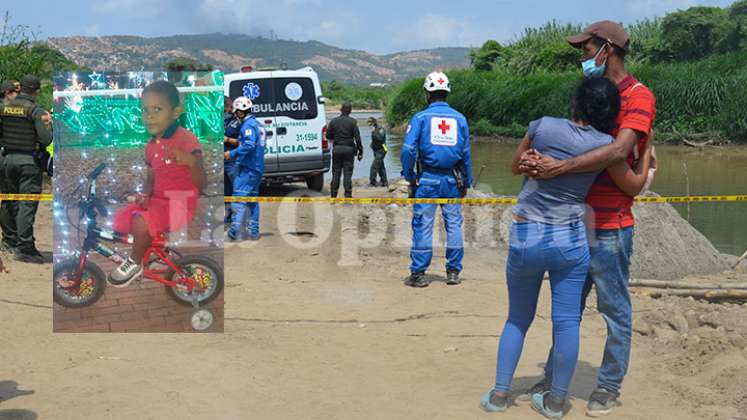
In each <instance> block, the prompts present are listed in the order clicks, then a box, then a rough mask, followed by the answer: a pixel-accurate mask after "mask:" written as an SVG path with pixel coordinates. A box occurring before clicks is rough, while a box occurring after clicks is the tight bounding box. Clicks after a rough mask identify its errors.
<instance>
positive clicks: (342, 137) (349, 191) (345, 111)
mask: <svg viewBox="0 0 747 420" xmlns="http://www.w3.org/2000/svg"><path fill="white" fill-rule="evenodd" d="M352 111H353V106H352V105H351V104H350V102H345V103H343V104H342V107H341V108H340V113H341V115H340V116H339V117H337V118H335V119H333V120H332V121H330V122H329V124H327V139H328V140H330V141H332V144H333V145H334V148H333V149H332V184H331V185H330V190H331V194H332V197H333V198H334V197H337V191H338V190H339V189H340V175H341V174H342V173H343V172H344V173H345V175H344V176H345V178H344V180H343V186H344V188H345V197H346V198H350V197H352V196H353V165H354V164H355V157H356V155H357V156H358V160H361V159H363V144H362V143H361V133H360V130H359V129H358V121H356V120H355V118H352V117H351V116H350V113H351V112H352Z"/></svg>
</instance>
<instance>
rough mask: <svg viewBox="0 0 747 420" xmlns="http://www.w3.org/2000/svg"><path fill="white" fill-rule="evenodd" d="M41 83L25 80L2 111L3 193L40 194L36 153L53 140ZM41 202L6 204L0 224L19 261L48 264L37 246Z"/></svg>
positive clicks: (0, 170)
mask: <svg viewBox="0 0 747 420" xmlns="http://www.w3.org/2000/svg"><path fill="white" fill-rule="evenodd" d="M40 88H41V83H40V82H39V79H38V78H37V77H35V76H24V77H23V78H22V79H21V91H20V93H19V94H18V96H17V97H16V98H15V99H13V100H12V101H10V102H8V103H7V104H4V105H3V106H2V109H0V133H1V134H0V144H2V146H3V161H2V168H0V174H1V175H2V192H3V193H6V194H40V193H41V190H42V172H41V169H40V168H39V166H38V165H37V162H36V159H35V154H36V153H37V152H38V151H39V150H41V149H42V148H45V147H47V146H48V145H49V144H50V142H51V141H52V132H51V127H50V125H49V122H50V120H49V118H50V116H49V113H47V111H45V110H44V109H42V108H41V107H39V106H38V105H37V104H36V100H37V98H38V96H39V90H40ZM38 205H39V202H38V201H10V200H7V201H3V203H2V211H0V225H2V228H3V239H2V242H3V245H4V246H5V247H6V248H9V249H14V252H15V258H16V259H17V260H19V261H23V262H29V263H37V264H41V263H44V258H43V257H42V255H41V254H40V253H39V251H38V250H37V249H36V245H35V243H34V220H35V218H36V210H37V207H38Z"/></svg>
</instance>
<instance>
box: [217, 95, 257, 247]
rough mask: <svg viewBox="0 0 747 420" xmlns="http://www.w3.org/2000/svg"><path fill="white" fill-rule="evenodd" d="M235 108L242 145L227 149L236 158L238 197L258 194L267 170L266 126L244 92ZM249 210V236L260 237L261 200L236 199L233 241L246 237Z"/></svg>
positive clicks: (230, 157)
mask: <svg viewBox="0 0 747 420" xmlns="http://www.w3.org/2000/svg"><path fill="white" fill-rule="evenodd" d="M233 111H234V114H235V115H236V117H237V118H239V119H240V120H241V129H240V131H239V137H238V141H239V145H238V147H237V148H235V149H233V150H230V151H226V152H224V157H225V160H226V161H227V162H228V163H230V162H233V163H234V165H236V166H235V169H234V171H233V173H234V175H235V176H234V178H233V195H234V197H256V196H258V195H259V186H260V184H261V182H262V174H263V173H264V170H265V129H264V127H263V126H262V124H260V123H259V121H257V119H256V118H254V115H252V113H251V112H252V101H251V100H249V98H247V97H244V96H241V97H238V98H236V100H234V101H233ZM247 209H248V210H249V226H248V229H247V231H246V233H248V235H249V239H251V240H253V241H256V240H259V203H233V204H232V205H231V227H230V228H229V229H228V237H229V239H231V240H233V241H237V240H241V239H243V237H244V234H243V230H242V229H243V226H244V223H245V221H244V220H245V217H246V210H247Z"/></svg>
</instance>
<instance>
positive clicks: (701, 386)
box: [0, 204, 747, 419]
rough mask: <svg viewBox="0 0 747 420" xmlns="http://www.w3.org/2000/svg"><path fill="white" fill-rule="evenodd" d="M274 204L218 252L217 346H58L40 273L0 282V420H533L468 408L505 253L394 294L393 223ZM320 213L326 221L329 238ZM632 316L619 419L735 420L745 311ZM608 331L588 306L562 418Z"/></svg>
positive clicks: (474, 257)
mask: <svg viewBox="0 0 747 420" xmlns="http://www.w3.org/2000/svg"><path fill="white" fill-rule="evenodd" d="M278 207H279V206H278V205H275V204H273V205H263V206H262V226H263V228H262V230H263V234H264V236H263V238H262V239H261V241H259V242H258V243H250V242H247V243H242V244H240V245H234V246H228V247H227V248H226V251H225V267H226V289H225V333H224V334H197V335H195V334H52V304H51V292H50V281H49V274H50V273H49V268H50V267H49V266H46V267H38V266H31V265H25V264H18V263H14V262H11V264H10V268H11V270H13V272H14V273H22V274H23V275H22V277H18V278H15V279H10V278H8V276H4V277H3V278H2V284H3V292H2V297H1V298H0V321H2V323H3V326H4V328H3V329H2V332H0V349H2V350H0V352H1V353H0V354H2V358H3V359H2V360H3V363H2V365H1V366H0V399H2V400H3V401H2V402H1V403H0V419H2V418H14V419H15V418H19V419H22V418H36V416H38V418H41V419H47V418H50V419H79V418H97V419H131V418H133V419H134V418H138V419H151V418H152V419H163V418H180V419H198V418H200V419H204V418H221V419H242V418H253V419H285V418H287V419H298V418H303V419H329V418H356V419H357V418H412V419H416V418H417V419H420V418H435V419H468V418H470V419H471V418H498V417H501V418H540V417H538V416H537V415H536V414H534V413H533V412H532V411H531V409H530V408H529V407H528V406H527V405H526V404H520V405H519V406H517V407H514V408H512V409H511V411H510V412H509V414H508V415H503V416H501V415H488V414H486V413H483V412H482V411H481V410H480V409H479V407H478V401H479V398H480V396H481V395H482V393H484V392H485V391H486V390H487V389H488V388H489V387H490V386H491V384H492V382H493V381H494V375H495V352H496V346H497V341H498V334H499V332H500V330H501V327H502V324H503V322H505V316H506V312H507V297H506V290H505V278H504V275H503V270H504V262H505V253H502V252H501V251H500V250H499V249H497V248H491V247H486V246H474V247H471V248H470V249H468V250H467V252H466V257H465V262H464V265H465V271H464V273H463V279H464V283H463V284H462V285H460V286H446V285H445V284H444V283H443V282H442V281H441V280H443V277H444V275H445V272H444V268H443V264H444V259H443V258H442V257H441V256H442V255H443V248H438V247H437V248H436V252H435V256H436V258H434V261H433V266H432V268H433V270H432V271H431V273H432V274H433V277H432V278H433V280H434V282H433V284H431V286H430V287H428V288H425V289H422V290H414V289H410V288H406V287H404V286H403V285H402V280H403V279H404V277H405V275H406V274H407V265H408V262H409V260H408V249H407V246H406V244H402V243H399V241H397V240H393V239H392V238H395V237H398V236H402V234H401V233H398V230H397V229H398V228H397V226H398V225H391V226H389V229H388V230H387V232H388V233H387V236H386V237H385V238H384V240H383V241H382V242H381V244H380V245H378V246H373V247H370V248H365V247H358V246H356V245H350V244H351V243H352V244H355V243H358V244H360V243H366V241H367V240H369V239H370V236H371V235H370V232H371V231H372V228H371V223H373V222H375V221H376V220H379V219H378V218H377V217H379V216H380V214H378V213H376V212H375V211H373V210H371V209H367V210H366V211H365V212H364V215H365V216H366V217H362V216H361V213H360V209H358V210H356V208H355V207H354V206H342V205H340V206H334V207H333V210H332V211H334V212H335V214H336V216H335V217H334V218H333V219H330V218H329V213H326V212H328V211H329V208H327V207H323V206H322V207H313V206H300V207H296V208H295V214H293V211H290V210H289V209H288V208H285V209H283V210H282V211H281V213H283V214H285V216H283V217H281V224H278V223H277V221H278ZM291 210H292V209H291ZM395 210H396V209H393V211H395ZM45 211H47V212H48V211H49V210H48V208H47V210H45ZM314 211H318V213H317V216H319V219H317V220H318V221H319V222H321V221H324V220H332V221H333V223H332V224H331V225H329V226H330V229H329V234H328V237H327V238H326V239H325V236H327V234H326V233H325V231H326V230H325V229H320V228H319V225H320V224H323V223H313V221H314V220H315V219H314V217H315V216H314ZM351 215H355V216H351ZM355 226H357V227H358V230H357V229H356V228H355ZM46 231H48V232H51V230H46ZM315 231H316V233H315ZM359 232H363V233H359ZM367 232H368V233H367ZM359 234H360V235H361V236H358V235H359ZM43 235H44V234H43V233H42V232H41V231H40V233H39V234H38V235H37V236H38V237H40V243H41V244H40V247H41V248H42V249H43V250H47V249H50V248H51V237H49V238H45V237H44V236H43ZM315 235H316V236H315ZM407 235H409V233H408V232H405V237H406V236H407ZM356 237H357V238H358V241H357V242H356V241H355V240H354V241H353V242H351V238H352V239H355V238H356ZM366 238H368V239H366ZM314 242H316V243H314ZM290 243H296V244H298V243H301V244H304V243H305V245H303V246H291V245H290ZM370 243H373V242H370ZM4 258H7V256H4ZM730 276H731V278H732V279H733V280H734V281H745V280H747V275H745V274H744V273H735V274H731V275H730ZM719 278H720V279H723V278H727V279H728V276H719ZM547 289H548V288H545V290H543V292H542V297H541V304H540V306H539V308H540V309H539V311H538V317H537V319H536V320H535V323H534V324H533V326H532V328H531V329H530V331H529V334H528V336H527V342H526V346H525V348H524V354H523V356H522V360H521V363H520V365H519V368H518V371H517V377H516V381H515V388H516V389H521V388H523V387H526V386H528V385H530V384H532V383H533V382H534V381H535V380H537V379H538V378H539V375H540V373H541V365H542V363H544V360H545V355H546V351H547V348H548V346H549V344H550V332H551V322H550V306H549V299H548V297H549V296H548V295H549V293H548V292H549V291H548V290H547ZM634 307H635V310H636V314H635V317H636V331H638V332H636V333H635V336H634V349H633V356H632V365H631V370H630V373H629V375H628V378H627V380H626V383H625V386H624V394H623V398H622V401H623V404H624V405H623V407H622V408H620V409H619V410H617V411H616V412H615V415H614V417H613V418H619V419H702V418H715V419H744V418H745V414H744V413H745V412H747V385H745V383H746V382H745V380H744V378H745V377H747V349H743V347H747V343H745V340H747V326H746V325H745V324H747V323H745V322H744V321H745V320H747V306H744V305H742V306H739V305H726V306H724V305H708V304H704V303H698V302H694V301H690V300H687V299H664V300H652V299H650V298H644V297H634ZM689 311H693V313H690V312H689ZM693 315H694V316H693ZM680 317H682V319H684V323H685V324H684V326H683V324H682V322H681V321H673V320H674V319H678V320H679V319H680ZM605 331H606V328H605V325H604V322H603V320H602V319H601V317H600V316H599V315H598V313H597V312H595V311H594V309H593V307H592V308H589V310H588V311H587V313H586V315H585V319H584V323H583V324H582V332H581V339H582V343H581V354H580V359H579V365H578V369H577V371H576V375H575V378H574V381H573V384H572V386H571V389H572V394H573V400H572V408H571V410H570V413H569V415H568V417H567V418H568V419H581V418H585V417H584V414H583V408H584V406H585V404H586V398H587V397H588V395H589V393H590V392H591V391H592V389H593V387H594V384H595V374H596V369H597V367H598V365H599V362H600V360H601V352H602V346H603V340H604V336H605ZM740 340H741V341H740ZM18 390H21V391H29V390H32V391H34V393H33V394H30V395H19V392H18ZM13 416H15V417H13ZM24 416H25V417H24Z"/></svg>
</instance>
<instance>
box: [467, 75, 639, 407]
mask: <svg viewBox="0 0 747 420" xmlns="http://www.w3.org/2000/svg"><path fill="white" fill-rule="evenodd" d="M619 110H620V95H619V93H618V90H617V87H615V85H614V84H612V83H611V82H610V81H608V80H607V79H604V78H599V79H585V80H583V81H582V82H581V84H580V85H579V87H578V88H577V90H576V93H575V96H574V100H573V112H572V114H573V116H572V120H567V119H559V118H550V117H545V118H541V119H539V120H536V121H533V122H532V123H531V124H529V130H528V132H527V135H526V136H525V137H524V140H523V141H522V142H521V144H520V145H519V147H518V150H517V152H516V154H515V156H514V160H513V171H514V173H515V174H519V168H518V165H519V157H520V156H521V153H523V152H524V151H525V150H527V149H528V148H530V147H532V148H534V149H536V150H538V151H540V152H541V153H545V154H548V155H550V156H552V157H554V158H556V159H569V158H572V157H574V156H578V155H582V154H584V153H587V152H589V151H591V150H593V149H596V148H598V147H602V146H605V145H607V144H610V143H612V142H613V141H614V139H613V138H612V136H610V135H609V134H607V133H609V132H610V131H611V130H612V129H613V128H614V126H615V120H616V117H617V115H618V113H619ZM642 160H643V159H642ZM625 165H627V164H625ZM636 169H639V168H636ZM611 170H612V169H611ZM614 172H615V181H616V182H617V183H618V184H619V185H621V186H625V184H626V183H627V184H631V185H630V187H631V188H635V187H636V186H637V187H638V188H639V190H640V185H638V184H639V183H642V181H643V180H644V179H645V174H643V175H642V174H639V173H636V171H634V170H632V169H630V168H629V167H622V168H615V170H614ZM598 174H599V172H587V173H569V174H566V175H562V176H559V177H557V178H553V179H549V180H533V179H528V178H525V179H524V184H523V186H522V189H521V192H520V193H519V198H518V204H517V205H516V206H515V207H514V208H513V219H514V220H513V223H512V225H511V233H510V240H509V253H508V262H507V264H506V278H507V283H508V295H509V313H508V320H507V321H506V325H505V327H504V329H503V333H502V334H501V339H500V343H499V346H498V363H497V367H496V383H495V387H494V388H493V389H491V390H490V391H489V392H488V393H486V394H485V395H484V396H483V398H482V400H481V403H480V404H481V406H482V407H483V408H484V409H485V410H487V411H503V410H505V409H506V408H507V407H508V392H509V390H510V386H511V381H512V379H513V375H514V371H515V370H516V365H517V364H518V362H519V357H520V356H521V350H522V347H523V345H524V337H525V335H526V332H527V330H528V329H529V326H530V324H531V323H532V320H533V319H534V315H535V311H536V308H537V299H538V296H539V291H540V287H541V285H542V279H543V278H544V276H545V272H549V275H550V287H551V289H552V322H553V334H554V337H553V339H554V343H555V350H554V354H553V361H552V363H553V371H554V372H556V374H555V375H553V382H552V387H551V390H550V392H549V393H548V394H537V395H535V396H533V402H532V407H533V408H535V410H537V411H538V412H540V414H542V415H544V416H545V417H548V418H561V417H562V416H563V407H564V405H565V401H566V395H567V393H568V386H569V384H570V382H571V378H572V377H573V372H574V370H575V369H576V361H577V358H578V346H579V324H580V322H581V313H582V309H583V308H581V305H582V291H583V287H584V283H585V280H586V274H587V271H588V268H589V259H590V257H589V246H588V243H587V240H586V229H585V226H584V215H585V211H586V204H585V201H586V195H587V193H588V191H589V189H590V188H591V185H592V183H593V182H594V180H595V179H596V177H597V175H598Z"/></svg>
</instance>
